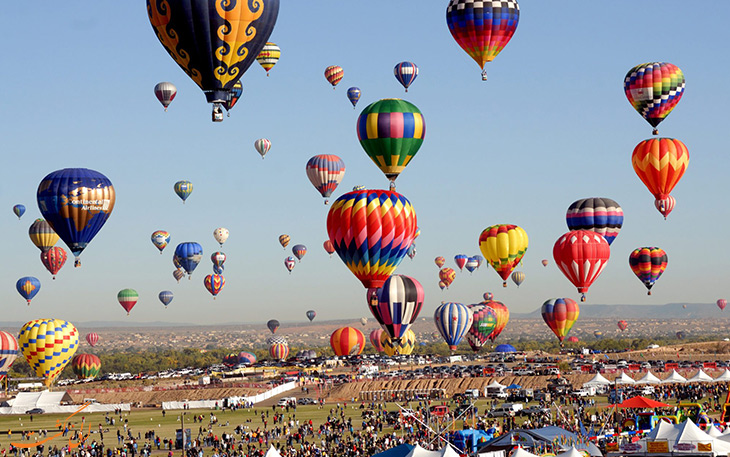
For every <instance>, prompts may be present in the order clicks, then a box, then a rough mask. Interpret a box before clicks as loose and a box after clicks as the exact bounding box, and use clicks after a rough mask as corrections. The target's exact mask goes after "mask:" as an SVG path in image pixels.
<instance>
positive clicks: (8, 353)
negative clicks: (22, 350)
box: [0, 331, 18, 380]
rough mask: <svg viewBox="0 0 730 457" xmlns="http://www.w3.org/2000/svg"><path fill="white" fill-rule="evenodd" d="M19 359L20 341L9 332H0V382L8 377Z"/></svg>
mask: <svg viewBox="0 0 730 457" xmlns="http://www.w3.org/2000/svg"><path fill="white" fill-rule="evenodd" d="M17 358H18V340H16V339H15V337H14V336H13V335H11V334H10V333H8V332H3V331H0V380H2V379H3V378H4V377H6V376H7V375H8V371H10V367H11V366H12V365H13V362H15V359H17Z"/></svg>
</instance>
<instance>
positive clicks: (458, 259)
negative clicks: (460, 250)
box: [454, 254, 469, 271]
mask: <svg viewBox="0 0 730 457" xmlns="http://www.w3.org/2000/svg"><path fill="white" fill-rule="evenodd" d="M467 260H469V256H467V255H465V254H456V255H455V256H454V263H455V264H456V266H457V267H459V271H464V265H466V261H467Z"/></svg>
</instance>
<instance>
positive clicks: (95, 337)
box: [86, 332, 99, 348]
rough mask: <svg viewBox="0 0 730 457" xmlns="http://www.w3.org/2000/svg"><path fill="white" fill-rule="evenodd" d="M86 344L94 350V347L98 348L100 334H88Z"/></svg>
mask: <svg viewBox="0 0 730 457" xmlns="http://www.w3.org/2000/svg"><path fill="white" fill-rule="evenodd" d="M86 342H87V343H89V346H91V347H92V348H93V347H94V346H96V343H98V342H99V334H98V333H96V332H89V333H87V334H86Z"/></svg>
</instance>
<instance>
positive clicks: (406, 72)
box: [393, 62, 418, 92]
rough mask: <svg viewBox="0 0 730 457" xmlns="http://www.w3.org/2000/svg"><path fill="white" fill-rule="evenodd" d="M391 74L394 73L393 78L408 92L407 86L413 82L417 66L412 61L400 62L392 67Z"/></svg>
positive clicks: (416, 73) (416, 74)
mask: <svg viewBox="0 0 730 457" xmlns="http://www.w3.org/2000/svg"><path fill="white" fill-rule="evenodd" d="M393 74H394V75H395V79H397V80H398V82H399V83H400V84H401V86H403V87H404V88H405V89H406V92H408V87H409V86H410V85H411V84H413V81H415V80H416V77H417V76H418V67H417V66H416V64H415V63H413V62H401V63H399V64H397V65H396V66H395V68H393Z"/></svg>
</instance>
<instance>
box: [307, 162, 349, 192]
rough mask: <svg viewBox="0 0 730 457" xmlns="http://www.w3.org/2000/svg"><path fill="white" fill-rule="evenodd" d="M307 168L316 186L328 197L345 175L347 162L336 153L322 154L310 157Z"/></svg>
mask: <svg viewBox="0 0 730 457" xmlns="http://www.w3.org/2000/svg"><path fill="white" fill-rule="evenodd" d="M306 170H307V177H308V178H309V181H310V182H311V183H312V185H313V186H314V188H315V189H317V191H318V192H319V193H320V195H322V197H324V198H328V197H329V196H330V195H332V192H334V191H335V189H336V188H337V186H338V185H339V184H340V182H341V181H342V178H343V177H344V176H345V162H343V161H342V159H340V158H339V157H338V156H336V155H334V154H320V155H316V156H314V157H312V158H311V159H309V161H308V162H307V167H306ZM325 203H326V201H325Z"/></svg>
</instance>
